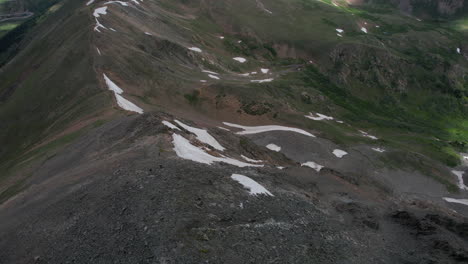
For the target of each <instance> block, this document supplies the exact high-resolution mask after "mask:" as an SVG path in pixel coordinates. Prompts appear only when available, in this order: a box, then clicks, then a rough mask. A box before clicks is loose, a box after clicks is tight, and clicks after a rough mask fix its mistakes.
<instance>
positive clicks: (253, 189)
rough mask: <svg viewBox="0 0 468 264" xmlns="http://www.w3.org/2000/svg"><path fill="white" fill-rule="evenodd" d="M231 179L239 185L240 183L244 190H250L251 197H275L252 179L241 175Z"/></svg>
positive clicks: (234, 175)
mask: <svg viewBox="0 0 468 264" xmlns="http://www.w3.org/2000/svg"><path fill="white" fill-rule="evenodd" d="M231 178H232V179H233V180H235V181H237V182H238V183H240V184H241V185H242V186H244V188H246V189H248V190H249V193H250V195H260V194H263V195H267V196H274V195H273V194H272V193H271V192H269V191H268V190H267V189H265V187H263V186H262V185H260V184H259V183H258V182H256V181H254V180H252V179H251V178H249V177H247V176H244V175H240V174H232V175H231Z"/></svg>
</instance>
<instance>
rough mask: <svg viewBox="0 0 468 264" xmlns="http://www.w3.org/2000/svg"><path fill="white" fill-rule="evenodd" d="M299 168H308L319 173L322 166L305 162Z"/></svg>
mask: <svg viewBox="0 0 468 264" xmlns="http://www.w3.org/2000/svg"><path fill="white" fill-rule="evenodd" d="M301 166H303V167H304V166H306V167H309V168H312V169H314V170H316V171H317V172H319V171H320V170H321V169H322V168H323V166H322V165H319V164H317V163H315V162H313V161H308V162H305V163H302V164H301Z"/></svg>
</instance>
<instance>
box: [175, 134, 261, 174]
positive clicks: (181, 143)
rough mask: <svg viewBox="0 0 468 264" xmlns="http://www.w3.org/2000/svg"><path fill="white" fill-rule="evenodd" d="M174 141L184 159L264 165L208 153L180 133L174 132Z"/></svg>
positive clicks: (211, 162) (177, 150) (238, 165)
mask: <svg viewBox="0 0 468 264" xmlns="http://www.w3.org/2000/svg"><path fill="white" fill-rule="evenodd" d="M172 140H173V141H172V143H173V144H174V151H175V152H176V154H177V156H179V157H180V158H183V159H187V160H192V161H195V162H198V163H203V164H209V165H211V164H213V162H224V163H227V164H230V165H234V166H237V167H241V168H243V167H263V165H255V164H249V163H245V162H242V161H239V160H235V159H231V158H227V157H215V156H212V155H210V154H208V153H206V152H205V151H204V150H203V149H201V148H199V147H196V146H194V145H192V144H190V142H189V141H188V140H187V139H185V138H184V137H182V136H181V135H178V134H175V133H174V134H172Z"/></svg>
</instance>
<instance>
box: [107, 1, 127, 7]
mask: <svg viewBox="0 0 468 264" xmlns="http://www.w3.org/2000/svg"><path fill="white" fill-rule="evenodd" d="M114 3H116V4H121V5H122V6H128V4H127V3H126V2H122V1H108V2H105V3H104V4H105V5H108V4H114Z"/></svg>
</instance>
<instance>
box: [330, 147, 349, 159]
mask: <svg viewBox="0 0 468 264" xmlns="http://www.w3.org/2000/svg"><path fill="white" fill-rule="evenodd" d="M333 155H335V156H336V157H338V158H340V159H341V158H342V157H344V156H346V155H348V152H346V151H344V150H341V149H335V150H333Z"/></svg>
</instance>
